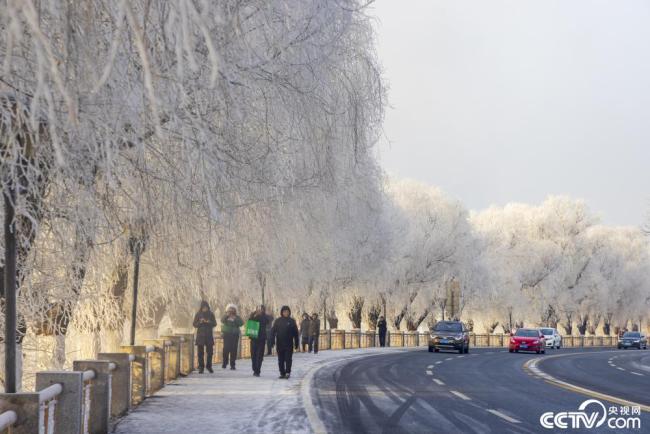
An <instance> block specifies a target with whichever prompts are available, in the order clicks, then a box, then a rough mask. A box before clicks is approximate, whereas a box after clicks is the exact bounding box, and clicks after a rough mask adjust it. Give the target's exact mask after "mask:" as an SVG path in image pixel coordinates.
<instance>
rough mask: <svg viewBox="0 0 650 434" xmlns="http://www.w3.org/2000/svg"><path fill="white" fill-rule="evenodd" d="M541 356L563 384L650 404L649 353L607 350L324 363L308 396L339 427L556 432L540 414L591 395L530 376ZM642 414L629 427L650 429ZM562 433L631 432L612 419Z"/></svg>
mask: <svg viewBox="0 0 650 434" xmlns="http://www.w3.org/2000/svg"><path fill="white" fill-rule="evenodd" d="M558 354H562V355H563V356H561V357H549V356H551V355H558ZM564 355H566V356H564ZM536 357H547V359H546V360H544V361H543V362H541V363H540V364H539V365H538V366H539V368H540V369H542V370H543V371H544V372H546V373H548V374H551V375H553V376H554V377H557V378H559V379H561V380H564V381H567V382H572V383H573V382H575V383H576V384H577V385H580V386H583V387H589V388H594V389H597V390H598V391H600V392H602V393H607V394H612V395H615V396H616V397H619V398H624V399H627V400H631V401H634V402H638V403H641V404H644V405H650V351H636V352H634V351H632V350H627V351H618V350H605V349H594V350H592V349H589V350H587V349H583V350H572V349H561V350H547V354H546V356H544V355H536V354H523V353H518V354H510V353H508V351H507V350H503V349H472V350H471V352H470V354H467V355H460V354H455V353H429V352H427V350H426V349H424V350H423V351H410V352H407V353H398V354H384V355H381V356H370V357H365V358H362V359H358V360H353V361H347V362H342V363H339V364H335V365H329V366H325V367H323V368H321V369H320V370H319V371H317V372H316V373H315V376H314V379H313V383H312V384H313V385H314V387H313V388H312V391H311V396H312V401H313V402H314V405H315V407H316V408H317V409H318V410H317V411H318V416H319V417H320V419H321V420H322V422H323V423H324V425H325V427H326V429H327V431H329V432H334V433H459V432H462V433H465V432H468V433H471V432H478V433H490V432H492V433H531V432H552V431H553V430H550V429H544V428H543V427H542V426H541V425H540V422H539V419H540V416H541V415H542V414H543V413H545V412H550V411H552V412H563V411H577V409H578V406H579V405H580V404H581V403H582V402H583V401H585V400H586V399H588V397H586V396H584V395H582V394H579V393H576V392H573V391H570V390H566V389H563V388H559V387H557V386H555V385H552V384H549V383H547V382H546V381H544V380H542V379H540V378H538V377H535V376H533V375H531V374H530V373H529V372H528V371H527V370H526V369H524V366H523V365H524V363H525V362H526V361H528V360H530V359H532V358H536ZM612 364H613V365H614V366H612ZM619 367H620V368H621V369H624V370H621V369H617V368H619ZM594 378H596V379H594ZM604 404H605V405H606V406H610V405H613V404H610V403H608V402H604ZM640 418H641V426H642V429H641V430H632V431H629V432H637V433H638V432H650V414H648V413H645V412H642V414H641V416H640ZM557 431H558V432H569V431H570V432H589V433H593V432H610V433H612V432H616V433H618V432H626V431H625V430H613V429H609V428H607V427H606V425H604V426H601V428H599V429H592V430H585V429H583V430H563V431H561V430H557Z"/></svg>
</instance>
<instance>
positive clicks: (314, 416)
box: [300, 347, 416, 434]
mask: <svg viewBox="0 0 650 434" xmlns="http://www.w3.org/2000/svg"><path fill="white" fill-rule="evenodd" d="M395 348H399V350H397V349H396V350H395V353H401V352H407V351H408V349H409V348H416V347H403V348H402V347H395ZM405 350H406V351H405ZM385 354H386V353H385V352H378V353H374V354H353V355H351V356H350V357H344V358H341V359H337V360H331V361H327V362H325V363H322V364H320V365H318V366H314V367H313V368H311V369H310V370H309V371H308V372H307V374H305V376H304V377H303V379H302V381H301V383H300V396H301V398H302V405H303V407H304V409H305V413H307V420H308V421H309V425H310V426H311V429H312V431H313V432H314V433H316V434H327V428H325V424H324V423H323V421H322V419H321V418H320V417H319V416H318V410H316V406H315V405H314V401H313V399H312V395H311V382H312V379H313V378H314V375H315V374H316V372H317V371H318V370H319V369H321V368H324V367H326V366H331V365H335V364H337V363H344V362H348V361H350V360H354V359H361V358H364V357H377V356H383V355H385Z"/></svg>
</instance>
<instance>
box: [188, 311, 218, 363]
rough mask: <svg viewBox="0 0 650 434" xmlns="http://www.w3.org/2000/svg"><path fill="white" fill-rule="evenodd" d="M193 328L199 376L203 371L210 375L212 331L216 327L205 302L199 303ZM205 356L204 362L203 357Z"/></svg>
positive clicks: (212, 345)
mask: <svg viewBox="0 0 650 434" xmlns="http://www.w3.org/2000/svg"><path fill="white" fill-rule="evenodd" d="M193 325H194V328H196V342H195V344H196V346H197V353H198V354H197V355H198V358H199V374H203V369H204V368H205V369H207V370H208V372H210V373H212V353H213V350H214V333H213V332H212V330H213V329H214V328H215V327H216V325H217V319H216V318H215V317H214V313H212V311H211V310H210V305H209V304H208V302H207V301H205V300H204V301H202V302H201V307H200V308H199V311H198V312H197V313H196V315H194V322H193ZM204 356H206V358H205V361H204V359H203V357H204Z"/></svg>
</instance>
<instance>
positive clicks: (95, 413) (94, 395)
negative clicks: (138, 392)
mask: <svg viewBox="0 0 650 434" xmlns="http://www.w3.org/2000/svg"><path fill="white" fill-rule="evenodd" d="M111 364H112V363H111V362H109V361H107V360H75V361H74V362H73V363H72V367H73V369H74V370H75V371H81V372H83V371H94V372H95V378H94V379H93V380H92V387H91V388H90V412H89V416H90V417H89V424H88V432H89V433H90V434H104V433H107V432H108V421H109V419H110V415H111V366H110V365H111ZM86 411H88V409H86Z"/></svg>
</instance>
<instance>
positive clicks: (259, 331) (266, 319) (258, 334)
mask: <svg viewBox="0 0 650 434" xmlns="http://www.w3.org/2000/svg"><path fill="white" fill-rule="evenodd" d="M271 321H272V319H271V316H270V315H267V314H266V308H265V307H264V305H261V306H260V307H258V308H257V310H256V311H255V312H253V313H251V314H250V317H249V319H248V321H247V322H246V336H248V337H250V338H251V363H252V365H253V375H254V376H255V377H259V376H260V372H261V370H262V361H263V360H264V348H265V347H266V340H267V329H268V324H269V323H270V322H271Z"/></svg>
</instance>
